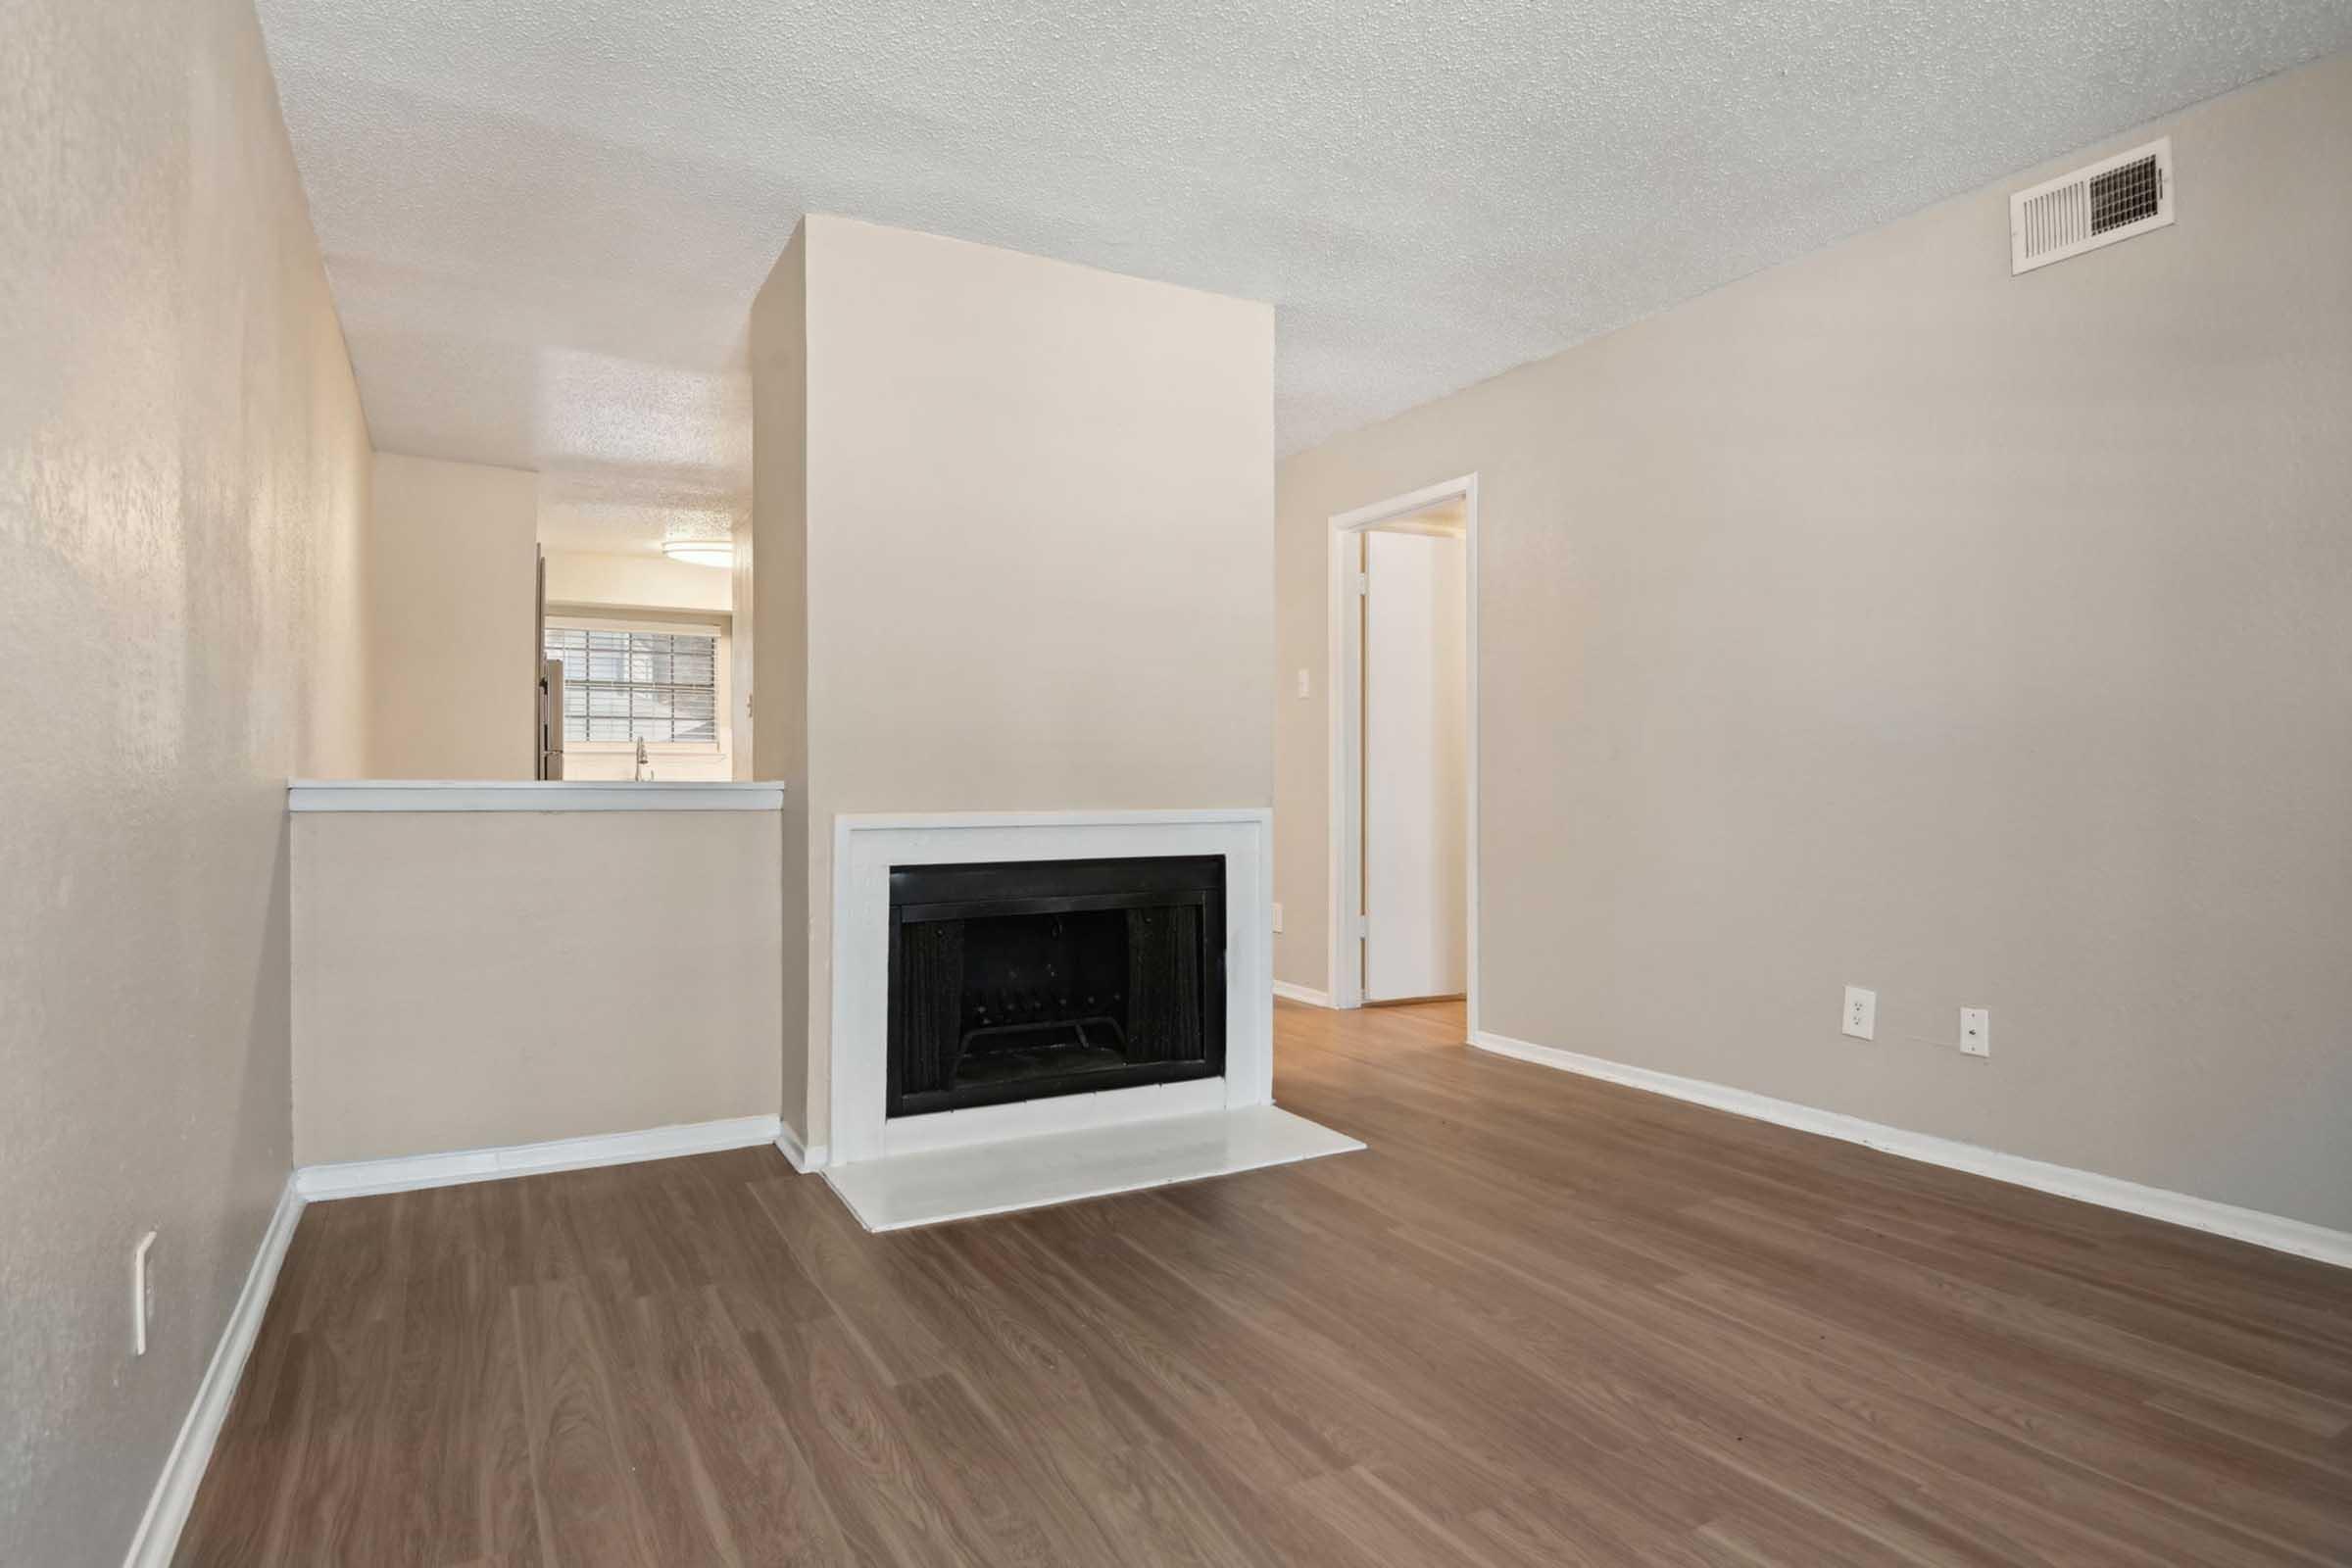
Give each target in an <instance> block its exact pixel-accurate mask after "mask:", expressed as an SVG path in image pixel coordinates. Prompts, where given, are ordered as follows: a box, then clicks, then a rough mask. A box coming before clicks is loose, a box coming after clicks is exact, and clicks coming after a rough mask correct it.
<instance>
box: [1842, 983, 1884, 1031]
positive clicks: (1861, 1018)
mask: <svg viewBox="0 0 2352 1568" xmlns="http://www.w3.org/2000/svg"><path fill="white" fill-rule="evenodd" d="M1838 1027H1840V1028H1841V1029H1843V1030H1844V1031H1845V1032H1846V1033H1847V1034H1849V1035H1852V1036H1853V1037H1854V1038H1855V1039H1856V1040H1868V1039H1870V1038H1871V1037H1872V1036H1874V1035H1876V1034H1877V1033H1878V1030H1879V994H1878V993H1877V992H1876V991H1865V990H1863V989H1862V988H1861V987H1860V986H1847V987H1846V988H1845V1017H1844V1020H1843V1022H1841V1023H1840V1024H1839V1026H1838Z"/></svg>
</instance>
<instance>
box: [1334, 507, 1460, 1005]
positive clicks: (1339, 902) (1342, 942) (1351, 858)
mask: <svg viewBox="0 0 2352 1568" xmlns="http://www.w3.org/2000/svg"><path fill="white" fill-rule="evenodd" d="M1454 500H1459V501H1460V502H1461V503H1462V515H1463V521H1462V598H1463V601H1464V603H1463V605H1462V633H1463V637H1462V642H1463V658H1462V683H1463V685H1464V687H1465V688H1466V690H1465V692H1464V699H1465V700H1464V703H1463V711H1464V712H1465V714H1466V715H1467V717H1468V725H1467V728H1468V731H1469V738H1468V744H1469V752H1470V755H1469V757H1468V758H1467V759H1466V764H1467V766H1468V768H1469V775H1470V776H1469V786H1468V796H1469V800H1468V806H1469V809H1467V810H1466V811H1465V812H1464V813H1463V831H1464V834H1465V836H1466V837H1467V838H1468V840H1469V842H1468V844H1467V845H1466V846H1464V848H1465V850H1466V851H1467V853H1466V854H1465V855H1464V856H1463V858H1462V861H1463V864H1464V866H1465V867H1466V868H1467V870H1466V876H1467V879H1468V884H1469V885H1468V887H1467V888H1466V890H1465V892H1466V895H1467V898H1466V911H1465V912H1466V913H1467V914H1468V916H1469V927H1470V930H1469V941H1468V944H1467V946H1468V948H1469V959H1470V974H1469V1005H1468V1012H1469V1025H1470V1032H1471V1033H1472V1034H1476V1033H1477V1032H1478V728H1479V713H1478V475H1477V474H1475V473H1466V474H1463V475H1462V476H1461V477H1460V478H1458V479H1446V480H1445V481H1443V482H1441V483H1438V484H1433V485H1427V486H1424V487H1423V488H1421V489H1419V490H1415V491H1413V492H1411V493H1410V494H1408V495H1401V496H1392V497H1390V498H1389V499H1388V500H1386V501H1378V502H1374V503H1373V504H1372V505H1371V506H1368V507H1358V508H1356V509H1355V510H1354V511H1353V512H1343V513H1341V514H1340V515H1337V516H1335V517H1333V518H1332V519H1331V538H1330V557H1331V562H1330V566H1329V569H1328V573H1327V576H1328V586H1329V589H1330V598H1329V602H1328V605H1327V607H1326V609H1325V613H1324V619H1325V624H1326V626H1327V628H1328V630H1329V633H1330V647H1329V649H1328V650H1327V655H1326V662H1325V664H1324V669H1325V670H1326V671H1327V676H1326V680H1327V685H1326V689H1327V690H1328V691H1329V692H1330V694H1331V703H1330V708H1331V766H1330V769H1329V773H1328V777H1329V778H1330V781H1331V799H1330V800H1329V801H1328V802H1327V803H1326V805H1327V811H1326V815H1327V816H1328V818H1329V820H1330V823H1331V846H1330V853H1329V863H1330V869H1331V877H1330V883H1331V886H1330V897H1331V904H1330V909H1329V913H1330V931H1331V952H1330V970H1329V973H1330V975H1331V1005H1333V1006H1335V1007H1360V1006H1362V1005H1364V947H1363V943H1362V942H1361V941H1360V940H1358V939H1357V936H1356V927H1355V913H1356V911H1357V910H1359V909H1361V908H1362V907H1363V885H1364V867H1363V845H1364V838H1363V801H1364V784H1363V776H1362V774H1363V755H1364V752H1363V743H1362V737H1361V735H1360V733H1359V732H1360V730H1361V729H1362V718H1363V704H1364V697H1363V693H1364V625H1363V617H1362V616H1361V615H1359V614H1357V613H1355V574H1356V568H1355V566H1354V564H1352V563H1351V562H1350V561H1349V560H1348V554H1349V552H1348V546H1349V545H1351V544H1353V543H1355V542H1356V540H1355V536H1356V535H1358V534H1361V533H1363V532H1364V531H1366V530H1367V529H1371V528H1377V527H1379V526H1380V525H1381V524H1383V523H1387V522H1395V521H1396V520H1397V518H1399V517H1406V516H1410V515H1412V514H1414V513H1416V512H1426V511H1428V510H1429V509H1430V508H1431V507H1436V506H1442V505H1444V504H1445V503H1446V502H1448V501H1454Z"/></svg>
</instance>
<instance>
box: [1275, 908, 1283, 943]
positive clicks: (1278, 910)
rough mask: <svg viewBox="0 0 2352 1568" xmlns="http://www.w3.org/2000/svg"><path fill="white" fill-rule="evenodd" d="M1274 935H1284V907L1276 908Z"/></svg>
mask: <svg viewBox="0 0 2352 1568" xmlns="http://www.w3.org/2000/svg"><path fill="white" fill-rule="evenodd" d="M1274 934H1275V935H1276V936H1280V935H1282V906H1281V905H1279V904H1277V905H1276V906H1274Z"/></svg>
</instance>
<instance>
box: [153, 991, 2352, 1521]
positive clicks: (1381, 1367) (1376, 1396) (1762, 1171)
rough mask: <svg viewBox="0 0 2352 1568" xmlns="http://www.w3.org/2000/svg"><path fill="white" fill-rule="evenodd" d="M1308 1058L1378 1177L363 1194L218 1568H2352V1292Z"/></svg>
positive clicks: (1527, 1102)
mask: <svg viewBox="0 0 2352 1568" xmlns="http://www.w3.org/2000/svg"><path fill="white" fill-rule="evenodd" d="M1276 1020H1277V1029H1278V1033H1279V1036H1280V1044H1279V1050H1278V1055H1277V1079H1276V1083H1277V1093H1278V1096H1279V1098H1280V1100H1281V1101H1282V1103H1284V1104H1285V1105H1287V1106H1289V1107H1291V1108H1292V1109H1295V1110H1297V1111H1299V1112H1300V1113H1301V1114H1304V1115H1307V1116H1311V1117H1314V1118H1316V1119H1318V1120H1321V1121H1324V1122H1327V1123H1328V1124H1330V1125H1331V1126H1333V1127H1336V1128H1340V1129H1342V1130H1344V1131H1347V1132H1350V1133H1353V1134H1356V1135H1357V1136H1359V1137H1362V1138H1364V1139H1365V1140H1367V1141H1368V1142H1369V1143H1370V1145H1371V1149H1370V1150H1369V1151H1368V1152H1363V1153H1355V1154H1348V1155H1344V1156H1341V1157H1338V1158H1333V1159H1325V1160H1317V1161H1314V1162H1312V1163H1308V1164H1304V1165H1297V1166H1290V1167H1285V1168H1282V1169H1277V1170H1267V1171H1259V1172H1254V1173H1251V1174H1248V1175H1243V1176H1235V1177H1228V1178H1223V1179H1220V1180H1216V1181H1212V1182H1206V1183H1202V1184H1200V1185H1197V1186H1191V1187H1182V1188H1167V1189H1160V1190H1157V1191H1153V1192H1148V1193H1139V1194H1133V1195H1129V1196H1126V1197H1120V1198H1113V1199H1105V1200H1103V1201H1096V1202H1091V1203H1083V1204H1076V1205H1071V1206H1067V1207H1062V1208H1057V1209H1050V1210H1044V1211H1040V1212H1035V1213H1030V1214H1025V1215H1012V1216H1004V1217H999V1218H993V1219H983V1220H975V1221H970V1222H967V1223H963V1224H958V1225H952V1226H945V1227H941V1228H937V1229H932V1230H924V1231H914V1232H904V1233H900V1234H896V1235H888V1236H867V1235H865V1234H864V1233H862V1232H861V1231H859V1230H858V1227H857V1225H856V1224H855V1222H853V1221H852V1220H851V1218H850V1216H849V1215H848V1214H847V1213H846V1212H845V1211H844V1210H843V1208H842V1206H841V1204H840V1203H839V1202H838V1201H835V1199H834V1198H833V1195H832V1194H831V1192H830V1191H828V1190H827V1189H826V1187H825V1186H824V1184H823V1183H822V1182H821V1181H820V1180H818V1179H816V1178H814V1177H798V1176H795V1175H794V1174H793V1173H792V1171H791V1169H790V1168H789V1167H788V1166H787V1165H785V1163H784V1162H783V1160H782V1158H781V1157H780V1156H779V1155H777V1154H776V1153H775V1152H773V1151H770V1150H757V1151H745V1152H737V1153H728V1154H712V1155H705V1156H700V1157H696V1158H689V1159H676V1160H667V1161H662V1162H660V1163H654V1164H643V1165H630V1166H624V1167H619V1168H615V1169H610V1170H594V1171H579V1172H573V1173H569V1174H564V1175H551V1176H533V1177H528V1178H524V1179H520V1180H514V1181H502V1182H490V1183H483V1184H480V1185H476V1186H467V1187H450V1188H443V1189H440V1190H438V1191H433V1192H422V1193H411V1194H402V1195H397V1196H392V1197H384V1198H366V1199H353V1200H346V1201H338V1202H328V1203H319V1204H316V1205H313V1206H312V1207H311V1208H310V1209H308V1210H307V1211H306V1212H305V1213H304V1215H303V1217H302V1224H301V1228H300V1230H299V1231H298V1233H297V1234H296V1237H295V1240H294V1244H293V1249H292V1250H291V1252H290V1253H289V1254H288V1257H287V1259H286V1265H285V1270H284V1273H283V1274H282V1276H281V1277H280V1279H279V1281H278V1285H277V1291H276V1295H275V1298H274V1299H273V1300H272V1301H271V1303H270V1313H269V1318H268V1321H267V1322H266V1324H265V1325H264V1327H263V1329H262V1333H261V1338H260V1341H259V1343H258V1345H257V1346H256V1348H255V1349H254V1352H253V1356H252V1359H251V1361H250V1362H249V1363H248V1365H247V1367H246V1370H245V1376H244V1381H243V1384H242V1387H241V1390H240V1393H239V1395H238V1397H237V1400H236V1404H235V1407H234V1409H233V1410H232V1411H231V1413H230V1416H229V1419H228V1424H227V1428H226V1430H225V1432H224V1433H223V1434H222V1437H221V1444H220V1446H219V1448H218V1450H217V1452H216V1453H215V1456H214V1458H213V1462H212V1468H211V1471H210V1474H209V1475H208V1476H207V1478H206V1480H205V1483H204V1487H203V1490H202V1493H201V1494H200V1495H199V1496H198V1498H197V1502H196V1508H195V1513H194V1516H193V1518H192V1519H191V1520H190V1522H189V1524H188V1528H187V1530H186V1533H185V1534H184V1536H183V1537H182V1539H181V1546H180V1552H179V1559H178V1560H179V1561H180V1562H182V1563H188V1564H234V1565H237V1568H266V1565H270V1564H299V1565H303V1568H317V1565H321V1564H395V1563H397V1564H421V1565H430V1568H457V1565H466V1568H489V1565H492V1564H498V1565H507V1564H544V1565H557V1564H564V1565H575V1564H576V1565H591V1564H593V1565H604V1564H613V1565H620V1564H632V1565H633V1564H662V1565H668V1568H674V1565H683V1564H704V1563H721V1564H736V1563H741V1564H751V1563H781V1562H807V1563H822V1564H858V1563H959V1564H960V1563H983V1564H997V1563H1018V1564H1027V1563H1072V1564H1089V1565H1102V1564H1152V1563H1187V1564H1220V1565H1237V1568H1238V1565H1274V1564H1316V1565H1321V1564H1374V1563H1415V1564H1418V1563H1433V1564H1489V1565H1494V1568H1529V1565H1545V1568H1550V1565H1562V1564H1615V1563H1644V1564H1651V1563H1656V1564H1676V1565H1684V1568H1692V1565H1700V1564H1705V1565H1732V1564H1740V1565H1752V1564H1767V1563H1769V1564H1789V1565H1792V1568H1825V1565H1836V1564H1858V1563H1870V1564H1882V1563H1893V1564H1902V1563H2056V1564H2067V1565H2070V1568H2075V1565H2095V1564H2108V1563H2119V1564H2121V1563H2133V1564H2164V1565H2178V1564H2191V1563H2194V1564H2235V1563H2315V1564H2342V1563H2347V1562H2352V1272H2345V1271H2341V1270H2335V1269H2330V1268H2327V1267H2326V1266H2323V1265H2320V1264H2317V1263H2308V1262H2303V1261H2299V1260H2297V1259H2293V1258H2288V1257H2282V1256H2278V1255H2276V1254H2273V1253H2269V1252H2264V1251H2260V1250H2255V1249H2253V1248H2249V1247H2242V1246H2238V1245H2236V1244H2232V1243H2229V1242H2223V1241H2219V1240H2216V1239H2214V1238H2210V1237H2206V1236H2202V1235H2198V1234H2195V1233H2191V1232H2187V1231H2181V1230H2176V1229H2173V1228H2170V1227H2167V1226H2163V1225H2159V1224H2155V1223H2152V1222H2149V1221H2143V1220H2138V1219H2134V1218H2131V1217H2129V1216H2125V1215H2120V1214H2115V1213H2110V1212H2107V1211H2105V1210H2101V1209H2095V1208H2089V1207H2085V1206H2082V1205H2080V1204H2075V1203H2070V1202H2067V1201H2061V1200H2058V1199H2052V1198H2046V1197H2043V1196H2040V1195H2037V1194H2034V1193H2028V1192H2024V1191H2021V1190H2019V1189H2015V1188H2009V1187H2003V1186H1999V1185H1996V1184H1994V1183H1991V1182H1986V1181H1982V1180H1978V1179H1975V1178H1972V1177H1968V1176H1963V1175H1958V1174H1954V1173H1951V1172H1946V1171H1941V1170H1936V1169H1932V1168H1930V1167H1928V1166H1924V1165H1918V1164H1912V1163H1909V1162H1907V1161H1904V1160H1900V1159H1895V1158H1891V1157H1888V1156H1885V1155H1880V1154H1874V1153H1872V1152H1868V1151H1866V1150H1862V1149H1859V1148H1856V1147H1853V1146H1850V1145H1846V1144H1839V1143H1833V1142H1829V1141H1826V1140H1822V1139H1817V1138H1810V1137H1806V1136H1804V1135H1802V1134H1799V1133H1794V1132H1789V1131H1787V1130H1785V1129H1781V1128H1776V1127H1769V1126H1765V1125H1762V1124H1760V1123H1756V1122H1749V1121H1742V1120H1740V1119H1738V1118H1736V1117H1733V1116H1728V1115H1724V1114H1721V1113H1718V1112H1714V1111H1709V1110H1704V1109H1700V1108H1697V1107H1694V1106H1690V1105H1684V1104H1679V1103H1674V1102H1671V1101H1665V1100H1660V1099H1656V1098H1653V1097H1650V1096H1646V1095H1642V1094H1640V1093H1638V1092H1636V1091H1632V1090H1628V1089H1622V1088H1618V1087H1615V1086H1612V1085H1607V1084H1600V1083H1594V1082H1590V1081H1587V1080H1583V1079H1579V1078H1575V1077H1571V1076H1568V1075H1565V1074H1561V1073H1555V1072H1552V1071H1549V1070H1547V1069H1544V1068H1542V1067H1537V1066H1531V1065H1528V1064H1525V1063H1522V1062H1517V1061H1509V1060H1504V1059H1501V1058H1498V1057H1495V1056H1491V1055H1486V1054H1480V1053H1476V1052H1472V1051H1469V1050H1467V1049H1465V1048H1464V1047H1463V1046H1462V1045H1461V1044H1460V1040H1461V1035H1462V1027H1461V1011H1460V1008H1459V1006H1458V1005H1439V1006H1430V1007H1417V1008H1395V1009H1382V1010H1379V1011H1367V1012H1358V1013H1331V1012H1323V1011H1319V1010H1316V1009H1312V1008H1305V1007H1299V1006H1295V1005H1289V1004H1282V1005H1278V1010H1277V1014H1276Z"/></svg>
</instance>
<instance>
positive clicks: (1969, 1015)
mask: <svg viewBox="0 0 2352 1568" xmlns="http://www.w3.org/2000/svg"><path fill="white" fill-rule="evenodd" d="M1960 1050H1961V1053H1962V1054H1965V1055H1970V1056H1989V1055H1991V1054H1992V1009H1991V1008H1989V1007H1962V1008H1961V1009H1960Z"/></svg>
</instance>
